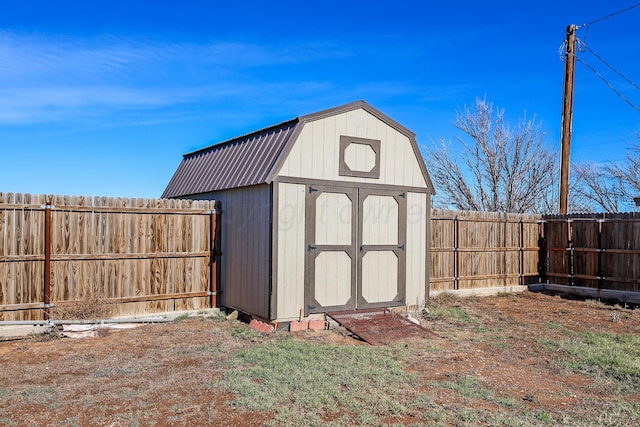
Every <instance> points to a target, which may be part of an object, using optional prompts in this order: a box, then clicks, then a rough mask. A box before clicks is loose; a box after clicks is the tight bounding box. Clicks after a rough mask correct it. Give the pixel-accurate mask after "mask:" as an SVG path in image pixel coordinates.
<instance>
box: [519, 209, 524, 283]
mask: <svg viewBox="0 0 640 427" xmlns="http://www.w3.org/2000/svg"><path fill="white" fill-rule="evenodd" d="M519 252H520V254H519V255H520V265H519V269H518V270H519V271H518V273H519V274H520V285H521V286H524V220H523V219H522V218H520V249H519Z"/></svg>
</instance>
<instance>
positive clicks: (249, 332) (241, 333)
mask: <svg viewBox="0 0 640 427" xmlns="http://www.w3.org/2000/svg"><path fill="white" fill-rule="evenodd" d="M230 334H231V336H232V337H234V338H255V337H257V336H259V335H260V332H258V331H256V330H254V329H251V328H250V327H248V326H246V325H241V326H232V327H231V331H230Z"/></svg>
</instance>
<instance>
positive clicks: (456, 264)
mask: <svg viewBox="0 0 640 427" xmlns="http://www.w3.org/2000/svg"><path fill="white" fill-rule="evenodd" d="M459 227H460V224H459V220H458V215H456V216H455V217H454V218H453V289H455V290H458V289H460V253H459V251H458V249H460V240H459V238H460V236H459V233H460V228H459Z"/></svg>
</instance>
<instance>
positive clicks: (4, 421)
mask: <svg viewBox="0 0 640 427" xmlns="http://www.w3.org/2000/svg"><path fill="white" fill-rule="evenodd" d="M0 425H3V426H17V425H18V423H17V422H15V421H13V420H12V419H11V418H9V417H0Z"/></svg>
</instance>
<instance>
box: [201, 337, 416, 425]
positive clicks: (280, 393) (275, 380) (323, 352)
mask: <svg viewBox="0 0 640 427" xmlns="http://www.w3.org/2000/svg"><path fill="white" fill-rule="evenodd" d="M405 357H406V355H405V350H403V349H402V348H401V347H399V346H390V347H384V348H378V347H371V346H338V345H335V344H319V343H314V342H306V341H298V340H293V339H289V338H287V339H281V340H277V341H273V342H268V343H264V344H259V345H255V346H251V347H250V348H246V349H242V350H239V351H238V352H236V353H234V354H232V355H231V356H230V359H229V362H228V363H229V364H230V367H231V369H229V370H228V371H227V372H226V373H225V374H224V375H223V378H222V379H221V380H220V381H216V382H212V383H209V384H208V385H209V387H212V388H216V389H220V388H226V389H228V390H229V391H231V392H232V393H234V394H235V399H234V400H233V401H232V404H234V405H236V406H238V407H241V408H243V409H246V410H249V411H273V412H274V413H275V416H274V419H273V423H274V425H282V424H291V422H290V421H291V420H292V418H291V417H293V416H294V414H295V424H298V425H320V424H323V418H322V417H323V415H329V414H331V415H337V414H338V411H339V410H340V411H341V412H342V414H343V415H346V416H347V417H348V419H346V420H345V423H346V424H347V425H354V424H363V423H368V424H373V425H380V424H382V423H383V422H384V420H385V419H387V418H388V417H394V416H399V415H400V414H402V413H404V412H405V411H406V410H407V407H406V402H405V401H406V400H407V399H406V396H407V394H408V393H409V392H410V382H411V380H412V379H413V376H412V375H410V374H407V373H406V372H405V370H404V363H403V361H404V359H405ZM363 390H366V392H363Z"/></svg>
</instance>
